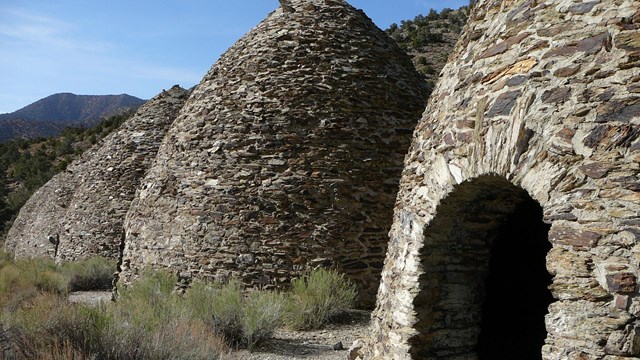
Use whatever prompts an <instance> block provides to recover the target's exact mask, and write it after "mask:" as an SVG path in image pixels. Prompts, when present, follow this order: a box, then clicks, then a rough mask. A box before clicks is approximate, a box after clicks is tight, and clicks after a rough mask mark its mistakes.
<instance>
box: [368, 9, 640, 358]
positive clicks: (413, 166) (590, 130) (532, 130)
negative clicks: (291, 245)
mask: <svg viewBox="0 0 640 360" xmlns="http://www.w3.org/2000/svg"><path fill="white" fill-rule="evenodd" d="M639 9H640V2H639V1H637V0H600V1H593V2H588V3H587V2H585V3H582V2H575V1H568V0H551V1H531V0H480V1H479V2H478V3H477V4H476V5H475V7H474V10H473V12H472V15H471V18H470V22H469V24H468V25H467V28H466V30H465V33H464V34H463V36H462V38H461V40H460V42H459V43H458V45H457V47H456V49H455V51H454V54H453V55H452V56H451V57H450V61H449V63H448V64H447V65H446V66H445V68H444V70H443V72H442V78H441V80H440V82H439V83H438V85H437V86H436V89H435V91H434V92H433V94H432V96H431V98H430V101H429V105H428V107H427V110H426V111H425V113H424V117H423V118H422V120H421V121H420V123H419V124H418V126H417V128H416V131H415V133H414V138H413V143H412V145H411V147H410V150H409V154H408V156H407V157H406V159H405V168H404V172H403V176H402V179H401V182H400V191H399V194H398V198H397V202H396V206H395V214H394V224H393V226H392V229H391V232H390V243H389V249H388V252H387V257H386V260H385V266H384V270H383V273H382V282H381V285H380V288H379V291H378V298H377V306H376V310H375V311H374V313H373V315H372V324H371V331H370V334H369V336H368V337H367V338H366V339H365V346H364V347H363V348H362V349H361V350H360V356H361V357H362V358H364V359H409V358H420V359H439V358H442V359H445V358H446V359H475V358H477V354H476V353H475V350H474V349H475V346H476V344H477V341H478V340H477V339H478V332H479V321H480V320H479V319H480V318H481V316H482V314H481V313H480V303H481V299H482V291H481V289H480V288H477V287H473V286H471V285H473V284H482V278H483V271H485V270H483V269H486V261H488V260H487V256H488V255H487V254H488V253H489V252H490V246H487V245H486V244H488V243H490V241H488V240H486V239H490V236H491V233H492V231H493V230H494V229H495V227H496V224H500V223H501V222H502V221H503V219H504V216H505V214H508V213H509V212H511V211H512V208H510V206H514V204H516V203H517V202H518V201H520V199H522V198H523V196H525V195H527V194H528V196H531V198H533V199H534V200H536V201H537V202H538V203H539V204H540V205H541V206H542V207H543V210H544V220H545V222H547V223H548V224H550V225H551V230H550V231H549V241H550V242H551V243H552V249H551V251H550V252H549V253H548V255H547V269H548V271H549V272H550V273H551V274H552V275H553V283H552V285H551V287H550V288H551V292H552V294H553V297H554V298H555V299H556V302H554V303H552V304H551V306H550V307H549V313H548V315H547V316H546V332H547V337H546V340H545V345H544V347H543V348H542V349H541V350H540V351H541V352H540V354H541V358H543V359H630V358H633V359H636V358H638V354H639V346H638V344H639V343H640V337H639V336H638V330H637V326H638V323H639V321H640V318H639V316H640V310H639V309H640V297H639V295H638V287H637V278H638V276H639V275H640V274H639V273H638V272H639V270H638V266H639V265H640V244H639V243H638V240H639V239H640V237H639V236H638V235H639V234H640V220H639V219H638V216H639V215H638V214H640V201H639V200H640V192H639V191H638V188H639V185H638V184H639V182H640V138H639V137H640V136H639V135H640V134H639V131H638V130H639V129H640V108H639V107H638V106H639V104H640V97H639V96H638V93H637V84H638V82H639V81H640V61H639V59H640V55H639V53H638V50H639V47H638V42H637V40H638V28H639V27H640V10H639ZM473 34H482V36H479V37H478V36H477V35H475V36H473ZM510 39H518V41H513V40H510ZM513 256H521V255H520V254H514V255H513ZM474 274H475V275H474ZM474 276H475V277H477V279H476V281H475V282H474V280H472V279H473V277H474ZM470 279H471V280H470ZM481 286H482V285H480V287H481ZM505 316H509V317H513V318H514V321H517V317H518V314H505ZM509 357H512V358H519V356H518V354H510V355H509Z"/></svg>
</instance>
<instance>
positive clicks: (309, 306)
mask: <svg viewBox="0 0 640 360" xmlns="http://www.w3.org/2000/svg"><path fill="white" fill-rule="evenodd" d="M356 295H357V291H356V288H355V286H354V284H353V283H351V282H350V281H349V280H348V279H347V278H345V277H344V275H343V274H339V273H337V272H335V271H332V270H326V269H317V270H313V271H311V272H310V273H308V274H307V275H305V276H303V277H301V278H299V279H294V280H293V281H292V282H291V290H290V292H289V294H288V297H289V301H288V309H287V318H286V322H287V325H288V326H289V327H291V328H293V329H297V330H309V329H317V328H320V327H321V326H323V325H325V324H327V323H329V322H330V321H331V319H332V318H334V317H336V316H339V315H341V314H343V313H344V312H345V311H346V310H348V309H349V308H351V307H352V306H353V303H354V301H355V298H356Z"/></svg>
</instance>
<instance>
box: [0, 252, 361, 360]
mask: <svg viewBox="0 0 640 360" xmlns="http://www.w3.org/2000/svg"><path fill="white" fill-rule="evenodd" d="M112 266H113V263H112V262H110V261H106V260H102V259H90V260H87V261H85V262H81V263H76V264H65V265H62V266H58V265H56V264H55V263H53V262H51V261H48V260H21V261H13V260H11V259H9V258H7V257H5V256H4V255H3V254H0V349H9V355H7V353H6V352H5V353H4V354H0V357H3V356H4V357H8V358H11V359H61V360H66V359H76V360H77V359H79V360H84V359H106V360H110V359H114V360H115V359H118V360H128V359H142V360H144V359H177V360H180V359H185V360H186V359H196V360H199V359H202V360H204V359H218V358H219V357H220V355H221V354H223V353H224V352H226V351H228V349H229V348H230V347H231V348H248V349H252V348H254V347H255V346H256V345H257V344H259V343H260V342H262V341H265V340H268V339H269V338H271V337H272V335H273V333H274V331H275V330H276V329H277V328H278V327H279V326H281V325H283V324H286V325H287V326H289V327H291V328H293V329H313V328H318V327H321V326H323V325H324V324H326V323H327V322H330V321H331V320H332V319H333V318H334V317H335V316H337V315H339V314H341V313H342V312H344V311H345V310H346V309H348V308H350V307H351V306H352V305H353V302H354V299H355V295H356V293H355V287H354V286H353V284H351V283H350V282H349V281H347V280H346V278H345V277H344V276H343V275H339V274H337V273H336V272H333V271H328V270H315V271H312V272H310V273H308V274H307V275H306V276H305V277H303V278H301V279H297V280H295V281H293V282H292V288H291V291H289V292H287V293H280V292H275V291H262V290H260V291H249V292H247V291H244V290H243V288H242V286H241V284H240V283H239V282H238V281H235V280H232V281H229V282H228V283H225V284H220V283H214V284H206V283H204V282H195V283H194V284H192V287H191V289H189V291H187V292H186V294H183V295H180V294H178V293H176V292H175V291H174V286H175V284H176V281H177V279H176V277H174V276H172V275H170V274H167V273H165V272H154V273H149V274H146V275H144V276H142V277H140V279H139V280H137V281H135V282H134V283H132V284H131V285H130V286H129V287H127V288H123V289H119V290H118V294H119V297H118V300H117V301H116V302H109V303H101V304H99V305H98V306H89V305H84V304H72V303H70V302H69V301H68V299H67V298H68V294H69V291H71V290H72V289H73V290H78V289H96V288H98V289H100V288H105V287H107V283H109V285H110V283H111V278H112Z"/></svg>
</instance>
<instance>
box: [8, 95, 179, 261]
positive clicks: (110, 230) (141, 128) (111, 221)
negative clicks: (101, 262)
mask: <svg viewBox="0 0 640 360" xmlns="http://www.w3.org/2000/svg"><path fill="white" fill-rule="evenodd" d="M187 97H188V91H187V90H184V89H182V88H180V87H178V86H175V87H173V88H172V89H170V90H168V91H163V92H162V93H161V94H159V95H158V96H156V97H154V98H153V99H151V100H149V101H148V102H147V103H146V104H145V105H143V106H142V107H141V108H140V109H139V110H138V111H137V112H136V114H135V115H134V116H133V117H131V118H130V119H128V120H127V121H125V122H124V123H123V124H122V125H121V127H120V128H119V129H118V130H117V131H115V132H114V133H113V134H111V135H109V136H107V137H106V138H105V139H104V140H103V141H101V142H100V143H99V144H96V145H95V146H94V147H93V148H91V149H90V150H88V151H87V152H85V153H84V154H83V155H82V156H81V157H80V158H79V159H77V160H76V161H74V162H73V163H71V164H70V165H69V167H68V168H67V169H66V170H65V171H64V172H63V173H60V174H58V175H56V176H54V177H53V179H51V180H50V181H49V182H48V183H47V184H45V185H44V186H43V187H42V188H41V189H39V190H38V191H37V192H36V193H35V194H34V195H33V196H32V197H31V198H30V199H29V201H27V203H26V204H25V206H24V207H23V208H22V209H21V211H20V213H19V215H18V217H17V219H16V221H15V223H14V225H13V227H12V228H11V230H10V231H9V233H8V235H7V242H6V245H5V246H6V248H7V250H8V251H10V252H12V253H14V254H15V256H17V257H42V256H51V257H55V258H57V259H58V260H78V259H83V258H87V257H91V256H95V255H101V256H105V257H110V258H118V256H119V253H120V245H121V242H122V237H123V222H124V218H125V215H126V212H127V210H128V209H129V206H130V203H131V200H132V199H133V196H134V195H135V191H136V189H137V187H138V184H139V182H140V180H141V179H142V177H143V176H144V175H145V173H146V171H147V169H148V168H149V166H150V165H151V163H152V162H153V159H154V158H155V155H156V153H157V151H158V147H159V146H160V142H161V141H162V139H163V138H164V136H165V134H166V132H167V130H168V129H169V126H170V125H171V124H172V123H173V121H174V120H175V118H176V116H177V114H178V111H179V110H180V109H181V108H182V106H183V105H184V103H185V101H186V99H187Z"/></svg>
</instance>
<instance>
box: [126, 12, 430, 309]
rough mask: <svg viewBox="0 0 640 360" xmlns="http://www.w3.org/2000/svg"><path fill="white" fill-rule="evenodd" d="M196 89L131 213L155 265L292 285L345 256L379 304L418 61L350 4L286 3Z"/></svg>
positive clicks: (419, 97) (138, 242)
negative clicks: (292, 281)
mask: <svg viewBox="0 0 640 360" xmlns="http://www.w3.org/2000/svg"><path fill="white" fill-rule="evenodd" d="M284 3H285V5H286V6H285V7H281V8H279V9H278V10H276V11H275V12H273V13H272V14H270V15H269V16H268V17H267V19H265V20H264V21H263V22H262V23H260V24H259V25H258V26H257V27H256V28H254V29H253V30H252V31H251V32H249V33H248V34H247V35H245V36H244V37H243V38H242V39H240V40H239V41H238V42H237V43H236V44H235V45H234V46H233V47H232V48H230V49H229V50H228V51H227V52H226V53H225V54H224V55H223V56H222V57H221V58H220V59H219V61H218V62H217V63H216V64H215V65H214V66H213V67H212V68H211V70H210V71H209V73H208V74H207V75H206V76H205V77H204V79H203V80H202V82H201V83H200V85H199V86H198V87H197V88H196V89H195V90H194V92H193V94H192V96H191V98H190V100H189V102H188V103H187V105H186V106H185V107H184V109H183V110H182V112H181V114H180V116H179V118H178V119H177V120H176V123H175V124H174V126H173V127H172V128H171V130H170V131H169V133H168V136H167V137H166V139H165V141H164V142H163V144H162V146H161V149H160V151H159V153H158V158H157V160H156V163H155V165H154V166H153V168H152V169H151V170H150V172H149V174H148V176H147V177H146V178H145V179H144V181H143V183H142V187H141V188H140V191H139V193H138V195H137V197H136V199H135V201H134V202H133V206H132V208H131V210H130V212H129V214H128V215H127V221H126V240H125V249H124V256H123V262H122V265H121V268H122V273H121V279H123V280H124V281H125V282H126V281H129V279H131V277H134V276H136V275H137V274H138V273H140V272H141V271H142V269H144V268H167V269H169V270H170V271H172V272H189V273H191V274H192V276H193V277H205V278H216V279H226V278H228V277H230V276H236V277H239V278H241V279H242V280H243V281H244V282H245V284H247V285H250V286H260V287H267V288H269V287H273V286H279V285H282V284H288V283H289V281H290V279H291V278H292V277H296V276H299V275H300V274H301V273H302V272H303V271H305V270H306V269H309V268H313V267H316V266H335V267H337V268H339V269H340V270H342V271H344V272H345V273H346V274H347V275H348V276H350V277H351V278H352V279H354V280H356V283H357V284H358V286H359V287H360V294H361V296H362V304H365V305H367V304H368V305H369V306H372V305H373V303H374V299H375V291H376V289H377V286H378V283H379V276H380V271H381V269H382V261H383V259H384V254H385V252H386V245H387V242H388V235H387V233H388V231H389V228H390V225H391V218H392V212H393V204H394V201H395V194H396V192H397V184H398V181H399V177H400V173H401V169H402V162H403V157H404V153H405V151H406V148H407V147H408V145H409V142H410V137H411V136H410V134H411V133H412V131H413V128H414V127H415V124H416V123H417V120H418V119H419V118H420V114H421V113H422V111H423V110H424V106H425V105H426V99H425V93H426V92H425V91H426V86H425V83H424V80H422V78H421V77H420V76H419V75H418V73H417V72H416V71H415V69H414V67H413V65H412V64H411V61H410V59H409V58H408V56H407V55H406V54H404V53H403V52H402V51H401V50H400V49H399V48H398V46H397V45H396V44H395V43H394V42H393V41H392V40H391V39H390V38H389V37H388V36H387V35H386V34H385V33H384V32H383V31H381V30H380V29H378V28H377V27H376V26H375V25H374V24H373V22H372V21H371V20H370V19H369V18H368V17H367V16H366V15H364V13H363V12H361V11H359V10H356V9H354V8H353V7H351V6H350V5H348V4H347V3H346V2H344V1H333V0H313V1H311V0H305V1H303V0H291V1H286V2H284Z"/></svg>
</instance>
